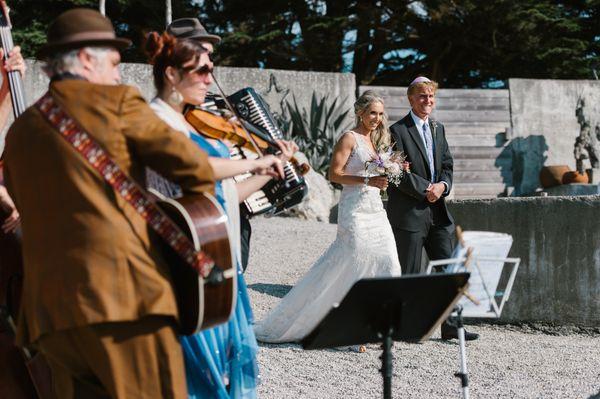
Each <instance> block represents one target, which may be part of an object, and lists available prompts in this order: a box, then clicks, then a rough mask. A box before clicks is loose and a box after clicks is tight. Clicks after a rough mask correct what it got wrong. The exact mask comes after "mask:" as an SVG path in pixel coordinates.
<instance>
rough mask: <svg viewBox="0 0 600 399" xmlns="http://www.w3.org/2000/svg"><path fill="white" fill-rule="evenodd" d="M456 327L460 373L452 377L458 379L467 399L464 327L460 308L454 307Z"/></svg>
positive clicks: (467, 385) (467, 382)
mask: <svg viewBox="0 0 600 399" xmlns="http://www.w3.org/2000/svg"><path fill="white" fill-rule="evenodd" d="M455 310H456V317H455V319H456V326H457V328H458V345H459V358H460V373H455V374H454V375H455V376H456V377H458V378H460V385H461V388H462V393H463V398H464V399H469V375H468V372H467V348H466V345H465V326H464V324H463V318H462V310H463V309H462V306H457V307H456V309H455Z"/></svg>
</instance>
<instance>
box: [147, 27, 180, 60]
mask: <svg viewBox="0 0 600 399" xmlns="http://www.w3.org/2000/svg"><path fill="white" fill-rule="evenodd" d="M174 46H175V38H174V37H173V36H171V35H169V34H168V33H167V32H164V33H163V34H160V33H158V32H156V31H154V32H150V33H148V34H147V35H146V40H145V42H144V52H145V53H146V55H147V56H148V62H149V63H150V64H154V63H155V61H156V59H157V58H158V57H160V56H166V57H169V54H170V52H171V51H172V50H173V47H174Z"/></svg>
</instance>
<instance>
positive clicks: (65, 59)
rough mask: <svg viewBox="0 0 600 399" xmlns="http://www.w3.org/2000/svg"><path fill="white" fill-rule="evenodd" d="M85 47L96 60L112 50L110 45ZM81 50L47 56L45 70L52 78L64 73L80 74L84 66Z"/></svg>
mask: <svg viewBox="0 0 600 399" xmlns="http://www.w3.org/2000/svg"><path fill="white" fill-rule="evenodd" d="M83 49H84V50H85V51H87V53H88V54H89V55H91V56H92V57H93V58H95V59H96V60H101V59H103V58H104V57H106V56H107V55H108V53H109V52H110V51H111V50H112V49H111V48H110V47H84V48H83ZM80 50H82V49H80V48H78V49H74V50H68V51H66V52H63V53H57V54H55V55H53V56H51V57H49V58H47V59H46V61H45V62H46V63H45V65H44V66H43V69H44V72H46V74H47V75H48V77H50V78H52V77H53V76H55V75H59V74H63V73H72V74H79V73H80V71H81V69H82V68H83V65H82V64H81V61H80V60H79V57H78V56H77V55H78V54H79V51H80Z"/></svg>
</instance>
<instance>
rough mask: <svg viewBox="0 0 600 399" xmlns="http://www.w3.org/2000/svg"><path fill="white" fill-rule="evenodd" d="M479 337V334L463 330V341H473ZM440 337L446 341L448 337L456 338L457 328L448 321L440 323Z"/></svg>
mask: <svg viewBox="0 0 600 399" xmlns="http://www.w3.org/2000/svg"><path fill="white" fill-rule="evenodd" d="M478 338H479V334H477V333H471V332H468V331H467V330H465V341H475V340H476V339H478ZM442 339H443V340H444V341H448V340H450V339H458V328H456V326H454V325H452V324H450V323H448V322H447V321H445V322H443V323H442Z"/></svg>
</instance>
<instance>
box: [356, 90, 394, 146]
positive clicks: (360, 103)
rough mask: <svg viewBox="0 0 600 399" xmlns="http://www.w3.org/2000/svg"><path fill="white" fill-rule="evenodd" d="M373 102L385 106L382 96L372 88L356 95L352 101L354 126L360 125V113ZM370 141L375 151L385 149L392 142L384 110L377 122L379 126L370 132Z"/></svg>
mask: <svg viewBox="0 0 600 399" xmlns="http://www.w3.org/2000/svg"><path fill="white" fill-rule="evenodd" d="M373 103H381V105H383V106H384V108H385V103H384V102H383V98H381V97H380V96H379V95H378V94H377V93H375V92H374V91H373V90H367V91H365V92H364V93H363V94H361V95H360V97H358V99H357V100H356V102H355V103H354V114H355V116H356V126H360V124H361V122H362V121H361V118H362V114H363V113H364V112H365V111H366V110H367V109H368V108H369V107H370V106H371V104H373ZM371 142H372V143H373V147H375V150H376V151H377V152H380V151H386V150H387V149H388V148H389V147H390V145H391V143H392V136H391V134H390V129H389V128H388V116H387V113H386V112H385V110H384V112H383V116H382V118H381V123H380V124H379V126H377V128H376V129H375V131H374V132H372V133H371Z"/></svg>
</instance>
